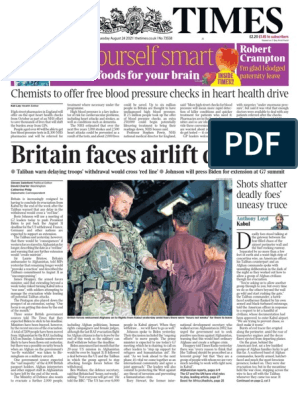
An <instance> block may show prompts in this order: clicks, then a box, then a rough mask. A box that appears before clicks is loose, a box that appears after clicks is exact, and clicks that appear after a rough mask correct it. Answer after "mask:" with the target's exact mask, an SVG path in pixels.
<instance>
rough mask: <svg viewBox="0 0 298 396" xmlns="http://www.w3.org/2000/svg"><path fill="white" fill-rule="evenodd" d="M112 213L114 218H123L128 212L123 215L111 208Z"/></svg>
mask: <svg viewBox="0 0 298 396" xmlns="http://www.w3.org/2000/svg"><path fill="white" fill-rule="evenodd" d="M112 215H113V217H114V219H115V220H124V219H126V217H127V216H128V213H127V214H126V215H123V214H122V213H120V212H118V211H117V210H115V209H112Z"/></svg>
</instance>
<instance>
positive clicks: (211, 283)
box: [67, 180, 232, 317]
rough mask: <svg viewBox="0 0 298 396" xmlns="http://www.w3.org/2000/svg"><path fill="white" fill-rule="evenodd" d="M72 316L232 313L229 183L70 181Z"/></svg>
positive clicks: (230, 194) (69, 276) (69, 228)
mask: <svg viewBox="0 0 298 396" xmlns="http://www.w3.org/2000/svg"><path fill="white" fill-rule="evenodd" d="M67 246H68V271H67V286H68V315H69V316H78V315H80V316H97V317H102V316H114V317H115V316H116V317H128V316H132V315H136V316H138V315H140V316H146V315H153V316H160V315H169V316H179V315H183V316H190V315H191V316H203V315H208V316H210V315H219V316H223V315H225V316H231V315H232V181H231V180H174V181H173V180H69V181H68V245H67Z"/></svg>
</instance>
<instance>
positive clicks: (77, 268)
mask: <svg viewBox="0 0 298 396" xmlns="http://www.w3.org/2000/svg"><path fill="white" fill-rule="evenodd" d="M75 6H76V4H75V5H74V9H75ZM92 6H93V4H92ZM296 8H297V7H296V6H294V5H292V4H291V5H290V3H289V2H287V1H285V2H278V3H274V4H273V3H272V4H271V3H270V2H268V1H262V2H261V3H260V4H259V3H258V4H250V3H248V2H243V1H242V2H240V4H239V3H235V2H233V4H232V3H224V2H218V1H214V2H203V3H200V2H194V1H189V2H187V3H183V2H180V3H178V4H174V3H161V2H158V1H151V2H150V3H145V2H140V1H138V2H134V3H132V2H129V1H121V2H120V1H115V2H107V1H102V2H100V5H99V4H94V7H93V8H92V9H91V8H90V11H88V12H87V13H86V15H85V14H84V15H83V14H82V13H81V14H78V15H75V14H71V18H72V21H75V20H76V18H78V17H79V16H80V15H83V17H86V18H88V17H90V18H91V17H92V15H93V13H94V15H95V16H96V17H97V19H96V21H97V23H98V26H97V28H98V31H99V34H100V47H98V56H99V57H98V60H99V63H100V68H99V69H98V72H97V74H96V76H95V77H94V78H93V79H92V81H90V80H89V81H83V80H80V79H78V78H67V76H65V78H64V79H63V78H61V79H60V78H57V81H56V80H54V79H51V81H44V79H43V78H40V79H39V80H40V81H31V80H30V81H29V79H27V78H24V79H23V80H22V79H20V78H16V79H14V80H13V81H11V82H10V81H2V82H1V101H2V106H1V107H2V110H3V111H2V114H1V122H2V131H3V136H4V138H3V139H4V145H3V157H2V174H3V177H4V183H3V186H4V189H3V196H4V202H5V210H4V212H5V213H4V219H5V222H4V224H5V227H3V231H4V229H5V232H3V235H4V236H3V241H4V244H3V251H4V252H5V253H4V263H3V264H4V265H5V272H4V273H5V276H4V277H3V284H4V296H5V299H4V300H5V301H4V305H5V310H4V312H5V315H3V318H4V326H3V327H4V331H3V334H4V335H3V337H2V343H3V350H4V359H3V362H5V367H4V368H3V370H2V373H3V382H4V384H5V386H9V392H11V393H13V394H17V393H18V392H20V391H25V392H30V393H32V394H36V393H38V392H43V393H46V394H48V393H52V392H53V391H56V392H61V393H62V392H65V391H67V392H69V393H73V394H78V393H82V392H83V393H89V392H92V393H93V392H97V391H98V392H102V391H104V392H112V393H114V392H120V393H121V392H124V393H126V392H140V393H143V394H151V393H152V392H157V391H160V392H175V391H176V392H183V391H185V390H186V389H187V391H191V392H193V391H199V392H201V391H203V392H208V393H210V394H217V393H218V392H230V391H231V392H241V393H242V394H251V393H252V392H253V393H256V394H258V395H259V394H263V392H270V394H273V395H277V394H280V392H285V391H288V392H289V393H290V394H294V393H295V382H294V378H295V374H296V372H295V371H296V370H295V369H296V367H297V364H295V363H296V354H297V337H296V325H297V319H296V318H297V306H296V284H297V282H296V279H297V265H296V263H297V257H296V240H295V236H294V229H295V228H294V227H295V223H296V221H297V208H296V192H297V169H279V168H274V167H273V168H270V169H266V168H261V169H250V168H248V169H242V168H239V169H231V168H226V169H210V168H209V167H208V121H209V120H210V119H214V118H216V119H252V118H253V119H255V118H262V119H264V118H270V119H281V118H296V116H297V114H296V108H297V107H296V101H297V90H296V87H297V76H296V63H297V55H296V46H297V37H296V35H295V26H296ZM32 12H33V15H34V16H35V17H36V16H37V14H38V15H41V13H42V10H41V9H38V10H34V11H33V9H32ZM44 12H45V13H46V12H47V10H46V8H45V9H44ZM80 12H81V11H80ZM16 13H17V12H16ZM80 20H84V18H81V19H80ZM91 20H92V19H90V21H91ZM58 22H59V23H60V21H57V23H58ZM70 22H71V21H69V23H70ZM28 23H33V20H32V21H30V22H29V21H28ZM88 23H89V22H88ZM90 23H91V22H90ZM59 26H60V25H59ZM86 26H87V25H86ZM16 29H17V27H16ZM68 32H71V29H69V30H67V31H66V32H65V34H68ZM18 34H21V32H18ZM75 37H77V36H75ZM76 40H78V45H79V44H80V43H79V39H78V38H76ZM57 42H58V39H57ZM98 44H99V43H98ZM37 55H38V54H37ZM82 58H84V54H83V55H82ZM28 64H29V63H28ZM16 66H18V65H16ZM44 66H45V67H46V66H47V65H44ZM62 66H63V62H62V61H61V67H62ZM24 67H25V66H24ZM40 67H42V64H41V65H40ZM55 67H56V64H55V65H54V62H53V69H54V68H55ZM81 67H82V69H83V67H84V62H83V61H82V59H81ZM74 68H75V62H74ZM20 70H21V69H20ZM25 72H26V69H25ZM25 72H24V73H25ZM22 73H23V71H20V72H19V74H18V71H16V75H18V76H25V74H22ZM71 76H72V75H71ZM2 77H5V76H4V75H3V76H2ZM31 77H33V76H31ZM34 77H35V76H34ZM31 79H34V78H31ZM35 79H37V80H38V78H35ZM93 80H94V81H93ZM255 138H256V137H255ZM234 143H235V142H234ZM255 143H256V142H254V143H253V144H254V145H253V144H252V145H251V147H250V150H251V153H252V152H253V151H255V152H256V151H257V148H256V146H255ZM289 146H290V145H289ZM232 147H233V146H232ZM234 147H235V145H234ZM290 149H291V147H289V151H290ZM273 150H274V147H272V152H274V151H273ZM115 183H116V184H115ZM119 183H125V185H127V186H128V189H126V190H123V189H122V190H120V192H119V191H118V190H117V191H116V192H115V188H116V189H117V188H118V189H119ZM115 186H116V187H115ZM111 188H112V190H111ZM113 188H114V190H113ZM121 188H123V185H122V187H121ZM125 188H127V187H125ZM111 191H112V192H111ZM131 191H133V193H131ZM123 197H124V198H123ZM177 204H180V212H181V211H182V212H183V211H184V212H183V215H181V213H182V212H181V213H180V212H179V213H178V212H177V206H176V205H177ZM178 207H179V205H178ZM181 207H182V208H183V209H181ZM173 208H174V214H173ZM175 208H176V209H175ZM185 208H187V209H185ZM175 210H176V212H175ZM175 213H176V214H175ZM177 213H178V214H177ZM176 215H177V217H175V216H176ZM179 216H180V217H179ZM126 218H127V219H126ZM177 219H178V220H177ZM217 230H219V231H217ZM214 235H216V237H214ZM212 238H215V239H212ZM216 238H217V239H216ZM218 238H219V239H218ZM214 241H215V242H214ZM79 249H81V250H79ZM166 266H167V267H168V271H167V269H166ZM160 268H161V269H160ZM55 384H58V385H55ZM159 385H161V386H159ZM21 386H22V387H21ZM7 389H8V388H7Z"/></svg>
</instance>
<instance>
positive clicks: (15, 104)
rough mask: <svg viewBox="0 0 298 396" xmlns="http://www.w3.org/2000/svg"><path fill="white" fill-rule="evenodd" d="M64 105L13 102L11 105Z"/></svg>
mask: <svg viewBox="0 0 298 396" xmlns="http://www.w3.org/2000/svg"><path fill="white" fill-rule="evenodd" d="M16 104H17V105H56V104H57V105H63V103H11V104H10V105H11V106H13V105H16Z"/></svg>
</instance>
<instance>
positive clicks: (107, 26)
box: [100, 6, 172, 34]
mask: <svg viewBox="0 0 298 396" xmlns="http://www.w3.org/2000/svg"><path fill="white" fill-rule="evenodd" d="M147 8H148V10H149V12H147V13H144V12H143V11H142V9H141V8H138V7H136V6H134V7H132V8H129V9H128V11H127V13H126V15H125V16H124V14H123V12H122V11H120V10H118V8H113V9H112V10H111V18H110V19H108V18H105V17H101V18H100V32H101V33H104V34H113V33H117V32H126V33H130V34H138V33H144V32H151V33H157V34H166V33H171V32H172V26H171V21H163V20H162V15H161V12H160V11H156V10H154V9H151V8H149V7H147Z"/></svg>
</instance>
